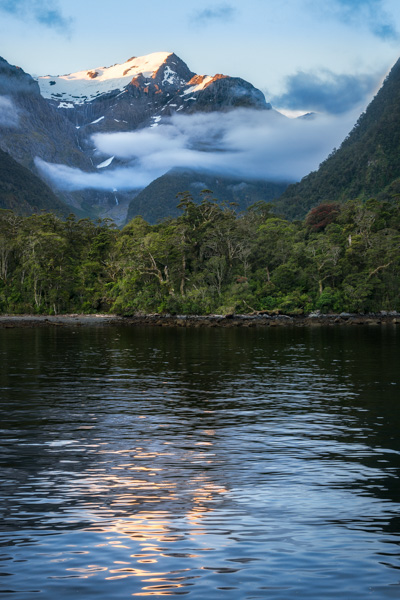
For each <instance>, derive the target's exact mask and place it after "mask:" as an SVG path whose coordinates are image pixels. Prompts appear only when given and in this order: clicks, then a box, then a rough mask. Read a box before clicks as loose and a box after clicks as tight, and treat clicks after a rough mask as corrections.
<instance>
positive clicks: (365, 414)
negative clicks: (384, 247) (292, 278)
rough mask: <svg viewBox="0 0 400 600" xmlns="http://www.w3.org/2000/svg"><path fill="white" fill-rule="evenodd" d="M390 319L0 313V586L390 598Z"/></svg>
mask: <svg viewBox="0 0 400 600" xmlns="http://www.w3.org/2000/svg"><path fill="white" fill-rule="evenodd" d="M399 337H400V333H399V331H398V330H396V329H395V328H394V327H393V328H392V327H383V328H367V327H362V328H360V329H357V328H351V329H345V328H340V329H339V328H338V329H334V328H327V329H325V328H318V329H289V328H288V329H286V328H285V329H274V330H272V329H271V330H268V329H266V330H243V329H233V330H229V329H212V330H185V329H156V328H142V329H140V328H137V329H133V328H132V329H131V328H120V327H109V328H107V327H87V328H76V329H73V328H62V327H60V328H51V327H49V328H40V329H39V328H38V329H34V328H33V329H9V330H0V397H1V407H0V408H1V425H0V427H1V440H2V445H1V450H0V459H1V469H2V470H1V473H2V482H1V483H2V488H1V500H0V507H1V513H2V522H1V535H0V543H1V548H0V560H1V562H0V571H1V573H0V574H1V575H2V577H0V590H1V591H2V592H3V594H4V595H5V597H10V598H15V599H16V600H17V599H19V598H21V599H27V598H36V597H37V598H43V599H46V600H47V599H48V600H50V599H51V600H53V599H54V598H58V599H60V600H70V599H71V598H73V597H76V598H85V599H86V598H92V597H93V598H100V599H104V600H106V599H107V600H109V599H111V598H112V599H113V600H114V599H120V598H121V599H126V598H130V597H147V596H155V597H162V596H175V597H176V596H181V595H186V596H188V597H189V598H191V599H196V600H197V599H199V600H203V599H204V598H207V600H208V599H213V598H216V599H220V598H227V599H251V598H266V599H271V600H275V599H276V600H278V599H279V600H283V599H284V600H291V599H292V598H301V599H307V600H310V599H313V598H315V599H318V600H321V599H325V598H339V597H342V598H345V599H347V598H349V599H350V598H351V599H352V600H358V599H360V600H361V599H363V600H364V599H365V598H366V597H371V598H376V599H379V600H381V599H382V600H385V599H387V598H396V599H397V598H399V597H400V571H399V568H400V547H399V544H400V513H399V509H400V486H399V469H400V440H399V433H398V432H399V431H400V416H399V402H400V368H399V367H400V351H399V350H400V344H399Z"/></svg>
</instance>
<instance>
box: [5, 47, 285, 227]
mask: <svg viewBox="0 0 400 600" xmlns="http://www.w3.org/2000/svg"><path fill="white" fill-rule="evenodd" d="M239 108H240V109H243V108H251V109H253V110H254V109H256V110H260V111H271V110H272V107H271V105H270V104H268V103H267V102H266V100H265V98H264V95H263V94H262V92H261V91H259V90H257V89H256V88H255V87H254V86H253V85H251V84H250V83H249V82H246V81H244V80H243V79H240V78H237V77H230V76H226V75H221V74H217V75H214V76H207V75H197V74H195V73H193V72H192V71H191V70H190V69H189V67H188V66H187V65H186V64H185V63H184V62H183V61H182V60H181V59H180V58H179V57H178V56H176V54H174V53H172V52H157V53H153V54H149V55H147V56H142V57H132V58H130V59H129V60H128V61H126V62H125V63H123V64H115V65H113V66H111V67H97V68H93V69H89V70H84V71H79V72H77V73H71V74H68V75H60V76H52V75H46V76H43V77H38V78H37V79H36V80H35V79H33V78H32V77H31V76H30V75H29V74H28V73H25V72H24V71H23V70H22V69H21V68H19V67H16V66H12V65H10V64H9V63H8V62H7V61H5V60H4V59H0V114H3V117H2V118H1V117H0V148H1V149H3V150H4V151H6V152H8V153H9V154H10V155H11V156H12V157H13V158H14V159H15V160H17V161H18V162H19V163H21V164H22V165H23V166H25V167H27V168H29V169H30V170H31V171H32V172H33V173H35V174H36V175H39V176H40V177H41V178H42V179H43V180H44V181H45V182H46V183H47V184H48V185H50V187H51V188H52V190H53V191H54V192H55V193H56V195H57V196H58V197H59V198H60V199H61V200H62V201H63V202H64V203H66V204H69V205H70V206H72V207H74V210H76V211H78V212H79V211H83V214H86V215H88V216H91V217H104V216H111V217H112V218H114V219H115V220H116V222H117V223H120V224H123V223H124V221H125V218H126V213H127V211H128V207H129V203H130V201H131V200H132V198H134V197H135V196H137V194H138V193H139V192H140V188H139V189H138V187H137V185H136V186H135V184H134V183H133V182H132V186H131V187H130V185H129V173H128V174H127V175H126V177H125V180H124V185H123V186H121V187H122V188H123V189H122V191H121V190H119V189H118V190H117V189H115V188H116V187H118V186H116V185H115V184H114V183H112V182H113V181H114V180H115V178H113V176H114V174H115V171H116V170H117V169H123V168H124V167H126V166H127V165H129V166H130V167H132V163H131V159H123V158H119V159H117V158H115V157H114V156H111V155H104V154H102V153H101V152H100V151H99V150H98V149H97V147H96V141H95V139H94V138H93V135H94V134H98V133H103V134H105V133H123V132H132V131H137V130H146V129H149V130H150V129H152V128H155V127H158V126H160V125H162V124H164V123H167V122H168V121H169V119H170V118H171V117H173V116H174V115H185V114H186V115H193V114H194V113H201V114H205V115H207V114H209V113H216V112H228V111H234V110H236V109H239ZM1 109H4V110H3V112H2V113H1ZM4 115H6V116H7V118H4ZM212 149H213V147H212V140H211V142H210V144H209V147H207V149H205V150H204V149H202V151H210V150H211V151H212ZM177 166H179V165H177ZM167 179H168V181H169V184H168V185H170V177H169V178H168V177H167V178H166V179H162V182H164V183H165V182H166V181H167ZM197 179H198V177H197ZM223 179H224V178H222V177H221V178H219V180H220V181H222V180H223ZM104 181H106V182H109V183H105V184H104V183H103V182H104ZM176 182H177V183H179V181H178V180H176ZM182 183H183V182H182ZM240 184H243V185H248V186H250V188H252V189H253V188H254V185H253V184H252V183H251V182H236V181H233V182H232V181H231V180H226V188H224V189H222V188H223V186H222V184H220V185H219V188H218V190H216V193H217V191H218V193H219V195H220V197H223V198H229V199H231V198H233V197H236V196H237V194H236V196H235V194H232V192H231V191H229V190H228V188H229V186H231V185H233V186H235V185H240ZM154 187H156V188H157V190H158V191H159V189H160V187H159V185H158V184H157V185H156V186H154ZM153 189H154V188H153V187H150V188H149V189H148V190H147V191H146V193H145V197H146V201H144V200H143V199H142V200H141V199H140V198H139V201H138V204H137V205H139V204H140V205H141V206H143V210H144V211H145V212H146V211H147V212H146V214H150V213H151V214H155V212H154V211H155V210H159V213H160V216H162V215H164V214H170V204H167V205H166V206H165V207H162V206H161V205H160V202H159V198H160V197H161V196H160V194H159V193H158V192H157V196H152V197H151V198H150V192H151V191H152V190H153ZM274 189H275V188H274ZM279 189H280V190H281V189H282V187H280V188H279ZM178 191H182V190H181V189H179V190H178ZM174 195H175V194H174ZM165 196H166V194H164V197H165ZM256 196H257V194H256ZM257 198H258V196H257ZM168 202H174V203H175V198H174V200H173V201H168ZM151 206H153V208H151ZM156 207H158V208H157V209H156ZM133 210H134V209H133ZM149 211H150V213H149ZM158 218H159V217H157V219H158Z"/></svg>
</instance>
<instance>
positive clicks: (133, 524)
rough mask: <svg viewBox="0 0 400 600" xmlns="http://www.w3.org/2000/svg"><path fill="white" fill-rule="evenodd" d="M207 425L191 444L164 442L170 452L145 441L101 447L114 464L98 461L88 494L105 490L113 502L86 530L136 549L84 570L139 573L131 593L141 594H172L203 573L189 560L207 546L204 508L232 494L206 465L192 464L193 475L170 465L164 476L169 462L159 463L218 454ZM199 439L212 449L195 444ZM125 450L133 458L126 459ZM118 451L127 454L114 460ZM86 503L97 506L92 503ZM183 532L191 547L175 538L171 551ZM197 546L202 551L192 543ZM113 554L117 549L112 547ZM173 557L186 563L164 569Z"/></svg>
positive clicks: (87, 573)
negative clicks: (198, 468) (175, 473)
mask: <svg viewBox="0 0 400 600" xmlns="http://www.w3.org/2000/svg"><path fill="white" fill-rule="evenodd" d="M202 433H203V435H206V436H209V437H208V440H207V441H199V442H196V441H194V442H193V443H192V445H191V446H190V447H188V446H189V443H188V445H187V446H186V447H185V449H184V450H182V449H176V448H174V449H172V448H171V451H169V447H170V443H167V444H166V445H168V451H166V452H160V451H158V452H155V451H154V452H152V451H148V450H145V449H144V448H143V447H136V448H134V449H127V450H125V449H124V450H118V451H111V452H110V451H109V450H107V448H103V449H102V450H101V452H100V454H101V455H106V456H108V458H109V459H110V458H111V460H110V465H109V468H108V470H105V469H103V468H102V469H100V470H99V471H97V469H95V470H94V472H93V473H91V476H90V477H89V478H88V479H86V484H88V488H89V489H88V490H87V491H89V494H90V495H94V496H96V497H107V498H108V503H107V506H103V507H102V508H100V511H99V512H100V514H98V515H97V518H95V519H94V526H92V527H89V528H88V531H92V532H98V533H101V534H102V535H103V543H102V544H98V545H97V546H96V547H97V548H100V547H103V548H107V547H108V548H110V549H112V550H115V551H118V550H122V551H124V550H127V551H131V550H132V549H135V552H134V553H132V554H129V555H128V554H127V553H125V560H115V561H113V562H112V564H110V565H109V566H106V567H104V566H103V567H100V566H97V565H88V566H87V567H86V569H80V570H79V574H80V575H79V576H80V577H84V578H87V577H91V576H93V575H94V574H95V573H97V572H99V571H100V570H101V571H107V576H106V577H105V579H106V580H118V579H126V578H137V579H139V580H141V581H140V585H141V591H140V592H137V593H136V592H135V593H132V595H133V596H141V597H144V596H168V595H171V594H173V593H174V591H175V593H176V590H177V589H180V588H183V587H186V586H188V585H192V584H191V583H190V582H189V579H190V580H192V579H197V578H198V577H200V575H194V574H193V569H192V568H189V567H188V566H187V564H188V563H187V562H186V563H185V562H184V561H188V560H189V561H190V560H196V559H199V558H200V557H201V555H202V553H203V552H204V551H206V550H207V551H208V550H209V548H205V547H203V546H204V545H202V544H201V543H200V542H199V541H198V540H197V538H200V536H204V535H206V533H207V531H206V529H205V527H204V525H203V523H202V521H203V519H204V517H205V515H206V514H209V513H211V512H213V510H214V509H213V506H212V505H213V503H215V502H216V501H217V500H218V499H219V498H220V497H221V496H223V495H225V494H227V489H226V487H224V486H223V485H222V484H216V483H215V482H213V481H211V480H210V478H209V476H208V475H207V474H206V473H204V471H203V472H202V473H201V474H193V472H192V474H191V476H189V477H188V478H185V477H178V478H176V477H175V478H173V477H171V474H170V472H169V478H167V477H165V474H166V473H167V472H168V469H166V468H164V467H163V466H162V464H163V461H164V460H170V458H169V457H173V459H174V461H177V459H178V460H179V461H185V463H187V464H196V461H198V460H200V459H201V461H202V462H203V463H204V464H211V463H213V462H214V460H215V458H214V457H215V455H214V454H212V453H211V452H210V449H211V448H212V446H213V441H212V436H213V435H215V431H214V430H205V431H203V432H202ZM198 446H203V447H205V448H207V450H204V451H201V450H200V451H198V450H197V449H196V448H197V447H198ZM177 454H178V456H177ZM128 456H129V459H130V460H126V459H127V458H128ZM118 457H121V458H122V459H123V460H124V462H121V463H117V464H116V462H115V460H116V458H117V459H118ZM139 462H140V464H138V463H139ZM143 463H144V464H143ZM119 471H120V472H121V474H120V475H119V474H118V472H119ZM110 491H111V498H110ZM88 505H90V506H93V505H92V503H88ZM88 508H89V506H88ZM94 512H97V511H96V509H95V510H94ZM175 513H176V514H175ZM98 517H100V518H98ZM186 540H187V541H189V540H190V546H191V549H190V550H189V549H188V548H187V547H184V548H182V546H179V545H178V546H177V548H176V551H174V544H175V543H179V542H185V541H186ZM196 540H197V541H196ZM185 546H186V544H185ZM196 546H198V552H197V551H196V550H195V551H193V549H194V548H195V547H196ZM104 556H107V552H104ZM111 556H115V554H113V553H111ZM128 557H129V558H128ZM171 557H174V558H181V560H182V565H185V566H183V568H182V569H179V570H175V571H168V570H163V569H160V568H159V564H160V563H163V564H165V561H166V560H167V561H168V560H170V559H171ZM199 568H200V567H199ZM77 572H78V571H77ZM189 572H190V573H191V575H190V576H189Z"/></svg>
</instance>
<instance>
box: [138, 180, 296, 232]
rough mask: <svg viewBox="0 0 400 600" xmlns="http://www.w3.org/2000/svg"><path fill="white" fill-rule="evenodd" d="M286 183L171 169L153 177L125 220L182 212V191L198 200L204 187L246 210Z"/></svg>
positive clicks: (278, 192)
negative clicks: (180, 199)
mask: <svg viewBox="0 0 400 600" xmlns="http://www.w3.org/2000/svg"><path fill="white" fill-rule="evenodd" d="M287 185H288V184H287V183H282V182H279V183H274V182H268V181H242V180H241V179H233V178H228V177H222V176H218V175H213V174H209V173H204V172H201V173H200V172H196V171H187V170H183V169H173V170H171V171H169V172H168V173H166V174H165V175H163V176H162V177H158V178H157V179H155V180H154V181H153V182H152V183H150V185H148V186H147V187H146V188H145V189H144V190H142V191H141V192H139V194H138V195H137V196H135V198H134V199H133V200H132V201H131V203H130V206H129V210H128V215H127V221H130V220H131V219H133V218H134V217H136V216H138V215H140V216H142V217H143V218H144V219H145V220H146V221H148V222H149V223H156V222H157V221H160V220H161V219H164V218H167V217H177V216H179V215H180V214H181V211H180V209H178V208H177V205H178V203H179V198H177V195H178V194H179V193H182V192H186V191H187V192H189V193H190V195H191V196H192V197H193V200H194V201H195V202H201V200H202V195H201V192H202V191H203V190H211V191H212V197H213V198H214V197H215V198H217V199H218V200H219V201H220V202H225V203H227V204H230V203H234V204H235V205H236V206H235V208H236V210H238V211H242V210H246V208H248V207H249V206H251V205H252V204H255V203H256V202H259V201H261V200H264V201H266V202H272V201H274V200H275V199H276V198H278V197H279V196H280V195H281V194H282V192H283V191H284V190H285V189H286V188H287Z"/></svg>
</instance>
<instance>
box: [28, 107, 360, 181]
mask: <svg viewBox="0 0 400 600" xmlns="http://www.w3.org/2000/svg"><path fill="white" fill-rule="evenodd" d="M357 117H358V114H353V113H347V114H346V115H345V116H343V115H342V116H341V117H337V116H323V115H318V116H317V117H316V118H315V119H311V120H308V119H288V118H286V117H284V116H282V115H281V114H279V113H276V112H275V111H255V110H254V111H253V110H248V109H247V110H245V109H243V110H236V111H231V112H227V113H207V114H205V113H197V114H195V115H190V116H184V115H176V116H174V117H172V118H171V119H170V120H169V121H168V122H166V123H165V124H162V125H159V126H158V127H154V128H152V129H145V130H139V131H134V132H130V133H112V134H96V135H94V136H93V141H94V143H95V146H96V148H97V149H98V152H99V154H100V155H101V156H102V158H103V157H104V158H107V157H110V156H115V157H116V158H119V159H123V160H125V161H128V164H127V166H126V167H124V168H122V167H120V168H115V169H107V170H102V172H101V173H84V172H82V171H80V170H79V169H71V168H70V167H66V166H63V165H51V164H48V163H44V162H43V161H40V160H37V161H36V164H37V166H38V168H39V169H40V170H41V171H42V173H44V174H45V175H46V176H47V177H48V178H50V180H52V181H53V182H54V183H56V184H57V185H58V186H59V187H60V188H63V189H69V190H71V189H75V190H76V189H84V188H95V189H113V188H117V189H137V188H140V187H144V186H146V185H148V184H149V183H150V182H151V181H152V180H154V179H155V178H156V177H159V176H161V175H162V174H164V173H165V172H167V171H168V170H170V169H172V168H174V167H181V168H188V169H195V170H196V169H197V170H204V171H208V172H212V173H215V174H220V175H226V176H231V177H238V178H241V179H244V180H251V179H261V180H273V181H279V180H284V181H296V180H299V179H301V178H302V177H303V176H304V175H306V174H307V173H309V172H310V171H311V170H314V169H316V168H317V167H318V165H319V163H320V162H321V161H322V160H324V158H326V156H327V155H328V154H329V153H330V152H331V150H332V149H333V148H334V147H335V146H339V145H340V143H341V142H342V140H343V139H344V137H345V136H346V135H347V134H348V132H349V131H350V129H351V128H352V125H353V124H354V123H355V121H356V119H357Z"/></svg>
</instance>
